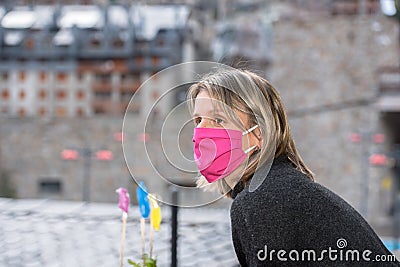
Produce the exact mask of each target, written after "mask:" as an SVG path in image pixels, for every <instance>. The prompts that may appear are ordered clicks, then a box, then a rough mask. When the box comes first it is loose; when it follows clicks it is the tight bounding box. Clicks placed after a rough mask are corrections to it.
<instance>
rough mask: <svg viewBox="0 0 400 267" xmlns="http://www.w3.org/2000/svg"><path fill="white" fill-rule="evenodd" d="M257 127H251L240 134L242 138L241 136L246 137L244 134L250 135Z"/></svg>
mask: <svg viewBox="0 0 400 267" xmlns="http://www.w3.org/2000/svg"><path fill="white" fill-rule="evenodd" d="M257 127H258V124H257V125H254V126H253V127H251V128H250V129H248V130H247V131H244V132H243V133H242V136H243V135H246V134H248V133H251V132H252V131H253V130H254V129H256V128H257Z"/></svg>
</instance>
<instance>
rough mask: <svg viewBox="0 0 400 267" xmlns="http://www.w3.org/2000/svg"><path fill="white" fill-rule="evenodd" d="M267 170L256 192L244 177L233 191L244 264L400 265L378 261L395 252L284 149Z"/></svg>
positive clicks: (239, 249) (235, 224)
mask: <svg viewBox="0 0 400 267" xmlns="http://www.w3.org/2000/svg"><path fill="white" fill-rule="evenodd" d="M261 169H262V168H261ZM265 175H266V178H265V180H264V182H263V183H262V184H261V185H260V187H259V188H258V189H257V190H255V191H254V192H249V188H248V184H249V183H248V184H247V186H246V187H244V186H243V184H242V183H241V182H239V183H238V184H237V185H236V186H235V188H234V189H233V191H232V197H233V198H234V200H233V202H232V206H231V211H230V212H231V226H232V239H233V244H234V247H235V251H236V255H237V257H238V260H239V262H240V264H241V265H242V266H251V267H253V266H400V263H399V262H397V261H394V262H393V261H392V262H378V261H377V260H380V259H383V257H385V256H383V257H382V256H380V255H386V257H387V256H388V255H389V256H391V253H390V252H389V251H388V250H387V249H386V247H385V246H384V244H383V243H382V241H381V240H380V239H379V237H378V236H377V235H376V233H375V232H374V231H373V229H372V228H371V227H370V226H369V225H368V223H367V222H366V221H365V220H364V219H363V218H362V216H361V215H360V214H359V213H358V212H357V211H356V210H355V209H354V208H352V207H351V206H350V205H349V204H348V203H347V202H346V201H344V200H343V199H342V198H340V197H339V196H337V195H336V194H334V193H333V192H331V191H330V190H328V189H327V188H325V187H323V186H322V185H320V184H318V183H316V182H313V181H311V180H310V179H309V178H308V177H306V176H305V175H304V174H303V173H301V172H300V171H298V170H296V169H295V168H293V167H292V165H291V163H290V161H289V159H288V158H287V157H286V156H285V155H281V156H280V157H278V158H276V159H275V160H274V162H273V164H272V167H271V170H270V172H269V173H268V174H265ZM280 250H282V251H280ZM367 250H369V251H371V252H368V251H367ZM271 254H272V255H271ZM278 256H279V257H278ZM376 257H377V258H376ZM285 259H286V260H285ZM368 260H370V261H368Z"/></svg>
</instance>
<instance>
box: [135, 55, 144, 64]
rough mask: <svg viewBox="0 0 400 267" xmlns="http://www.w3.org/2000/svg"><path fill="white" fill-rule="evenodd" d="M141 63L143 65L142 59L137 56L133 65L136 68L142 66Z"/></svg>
mask: <svg viewBox="0 0 400 267" xmlns="http://www.w3.org/2000/svg"><path fill="white" fill-rule="evenodd" d="M143 63H144V57H142V56H138V57H136V58H135V64H136V65H137V66H142V65H143Z"/></svg>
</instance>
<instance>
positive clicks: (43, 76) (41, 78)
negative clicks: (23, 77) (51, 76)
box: [39, 71, 47, 82]
mask: <svg viewBox="0 0 400 267" xmlns="http://www.w3.org/2000/svg"><path fill="white" fill-rule="evenodd" d="M39 78H40V81H42V82H45V81H46V80H47V73H46V72H44V71H41V72H40V73H39Z"/></svg>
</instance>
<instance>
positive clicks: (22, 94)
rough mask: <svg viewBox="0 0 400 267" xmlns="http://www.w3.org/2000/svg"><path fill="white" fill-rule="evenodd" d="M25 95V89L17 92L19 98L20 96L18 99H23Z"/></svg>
mask: <svg viewBox="0 0 400 267" xmlns="http://www.w3.org/2000/svg"><path fill="white" fill-rule="evenodd" d="M25 96H26V94H25V91H24V90H21V91H20V92H19V98H20V99H25Z"/></svg>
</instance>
